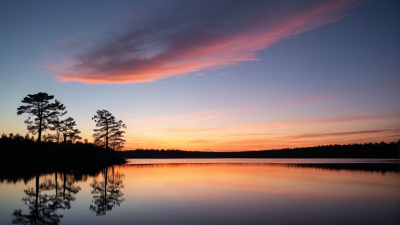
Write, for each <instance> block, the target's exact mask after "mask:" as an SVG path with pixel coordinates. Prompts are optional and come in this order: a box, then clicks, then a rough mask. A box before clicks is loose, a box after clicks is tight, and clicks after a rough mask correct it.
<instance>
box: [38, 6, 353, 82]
mask: <svg viewBox="0 0 400 225" xmlns="http://www.w3.org/2000/svg"><path fill="white" fill-rule="evenodd" d="M358 2H359V1H355V0H354V1H353V0H349V1H317V2H314V3H305V2H301V1H300V2H297V3H294V4H297V6H296V7H288V6H287V4H284V3H280V2H278V3H273V4H272V3H269V2H264V1H261V2H256V1H252V2H246V4H244V3H240V2H239V3H235V4H232V3H231V2H230V1H228V2H222V3H221V2H218V1H211V2H208V3H204V2H203V3H190V2H188V3H187V4H189V5H186V6H185V7H186V8H185V9H187V8H189V10H186V11H184V12H183V13H181V14H179V15H178V14H177V13H176V11H173V12H168V11H167V12H164V11H165V10H164V11H163V10H162V9H161V10H160V11H162V12H163V13H161V14H160V16H158V17H157V16H153V17H154V18H153V17H152V18H149V19H148V21H147V22H146V20H145V21H144V22H142V23H140V24H139V23H138V24H136V25H137V27H136V28H134V29H127V31H126V32H125V33H123V34H115V35H112V38H109V39H108V40H106V41H97V42H94V44H93V45H90V47H89V46H87V48H86V49H82V50H81V53H79V54H75V56H73V57H71V58H69V59H68V60H67V61H65V62H60V63H55V64H54V63H49V64H47V65H45V66H44V67H45V68H48V69H50V70H52V71H53V72H54V76H55V77H56V78H57V79H58V80H59V81H62V82H69V81H80V82H84V83H91V84H102V83H137V82H153V81H156V80H159V79H162V78H167V77H170V76H179V75H184V74H187V73H192V72H198V71H202V70H206V69H216V68H223V67H226V66H232V65H239V64H240V63H241V62H245V61H254V60H258V58H257V57H256V55H255V52H256V51H258V50H261V49H265V48H268V47H270V46H271V45H273V44H274V43H276V42H278V41H280V40H282V39H285V38H288V37H291V36H294V35H297V34H300V33H302V32H305V31H308V30H311V29H313V28H316V27H320V26H323V25H325V24H328V23H331V22H334V21H337V20H339V19H341V18H343V17H344V16H345V10H347V9H349V8H352V7H354V6H356V5H357V3H358ZM196 4H197V5H196ZM177 10H179V9H177ZM210 10H211V11H210ZM154 14H155V15H158V14H157V13H154ZM139 25H140V27H139ZM93 46H94V47H93Z"/></svg>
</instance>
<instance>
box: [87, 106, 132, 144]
mask: <svg viewBox="0 0 400 225" xmlns="http://www.w3.org/2000/svg"><path fill="white" fill-rule="evenodd" d="M92 120H94V121H95V122H96V127H100V128H99V129H94V130H93V131H94V132H96V133H95V134H93V138H94V143H95V144H97V145H102V146H105V147H106V148H107V149H108V148H109V147H110V146H111V147H113V149H115V146H114V145H113V144H114V143H120V144H119V145H121V144H123V143H124V142H125V140H123V139H122V137H123V136H122V134H123V133H125V131H121V130H120V129H122V128H125V129H126V125H125V124H123V122H122V120H120V121H117V120H116V119H115V117H114V116H113V115H112V114H111V113H110V112H108V111H107V110H97V112H96V115H95V116H94V117H93V118H92ZM109 142H112V143H109Z"/></svg>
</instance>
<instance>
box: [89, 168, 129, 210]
mask: <svg viewBox="0 0 400 225" xmlns="http://www.w3.org/2000/svg"><path fill="white" fill-rule="evenodd" d="M108 170H109V168H105V169H104V171H103V181H101V182H99V181H98V180H97V179H96V178H95V179H93V182H92V183H91V184H90V187H92V188H93V190H92V192H91V193H92V194H93V203H94V204H93V205H90V210H92V211H93V212H95V213H96V215H97V216H103V215H106V212H107V211H110V210H112V209H113V208H114V207H115V205H118V206H120V205H121V202H122V201H124V199H122V195H123V194H122V192H121V188H123V187H124V186H123V185H122V178H123V177H124V175H123V174H121V173H119V172H115V171H114V167H111V174H109V173H108Z"/></svg>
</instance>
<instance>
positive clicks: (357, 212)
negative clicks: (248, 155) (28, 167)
mask: <svg viewBox="0 0 400 225" xmlns="http://www.w3.org/2000/svg"><path fill="white" fill-rule="evenodd" d="M298 160H300V161H298ZM301 160H302V159H296V160H288V159H276V160H275V161H274V160H272V161H268V160H266V161H265V160H264V161H263V160H258V159H257V160H250V159H204V160H203V159H194V160H175V159H168V160H167V159H162V160H154V159H152V160H150V159H140V160H136V159H135V160H130V162H129V163H130V164H127V165H122V166H113V167H109V168H104V169H102V170H100V171H97V172H95V173H93V172H92V173H84V172H81V171H58V172H49V173H38V174H37V175H33V176H28V177H21V178H20V179H18V178H16V177H15V176H14V177H13V178H12V179H11V178H10V176H5V175H3V176H2V175H1V174H2V173H1V172H0V178H1V179H0V180H1V183H0V224H13V222H14V223H15V224H99V225H100V224H267V223H269V224H399V222H400V218H399V212H400V204H399V203H400V174H399V164H398V163H397V164H394V163H387V161H385V162H383V161H379V160H378V161H374V162H373V163H371V162H367V161H358V162H354V161H346V160H344V161H340V160H336V161H330V162H326V161H317V162H314V161H307V160H303V161H301ZM3 172H4V171H3ZM3 174H4V173H3Z"/></svg>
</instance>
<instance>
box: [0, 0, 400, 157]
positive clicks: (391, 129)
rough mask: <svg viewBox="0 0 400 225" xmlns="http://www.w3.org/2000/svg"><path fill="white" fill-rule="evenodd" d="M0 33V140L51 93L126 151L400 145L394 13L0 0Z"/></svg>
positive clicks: (89, 129)
mask: <svg viewBox="0 0 400 225" xmlns="http://www.w3.org/2000/svg"><path fill="white" fill-rule="evenodd" d="M0 27H1V35H0V62H1V63H0V105H1V107H0V123H1V126H0V133H6V134H8V133H14V134H16V133H20V134H23V135H24V134H26V133H27V129H26V124H24V120H25V119H27V117H28V115H26V114H23V115H20V116H18V115H17V108H18V107H19V106H21V105H23V103H21V100H22V99H23V98H24V97H25V96H27V95H28V94H36V93H38V92H46V93H48V94H51V95H54V96H55V99H57V100H58V101H60V102H61V103H63V104H64V105H65V106H66V109H67V111H68V113H67V114H66V115H65V118H66V117H73V118H74V119H75V121H76V123H77V127H76V128H78V129H79V130H81V131H82V133H81V136H82V137H83V138H87V139H89V141H92V140H93V138H92V134H93V133H94V132H93V129H95V128H96V127H95V122H94V121H93V120H92V117H93V116H94V115H95V114H96V111H97V110H103V109H105V110H108V111H109V112H111V113H112V114H113V115H114V116H115V118H116V119H117V120H122V121H123V122H124V123H125V124H126V126H127V129H126V130H125V131H126V133H125V139H126V144H125V148H124V150H131V149H138V148H144V149H149V148H155V149H182V150H198V151H246V150H268V149H280V148H293V147H307V146H317V145H329V144H348V143H369V142H381V141H385V142H391V141H398V140H399V139H400V101H399V97H400V76H399V74H400V68H399V65H400V64H399V61H400V57H399V56H400V55H399V52H400V51H399V50H400V49H399V37H400V36H399V27H400V26H399V3H398V1H391V0H386V1H377V0H376V1H374V0H371V1H338V0H336V1H289V0H288V1H256V0H254V1H233V0H229V1H220V0H215V1H214V0H213V1H194V0H193V1H172V0H171V1H122V0H118V1H100V0H96V1H62V2H60V1H58V2H55V1H40V2H33V1H2V2H0Z"/></svg>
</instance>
